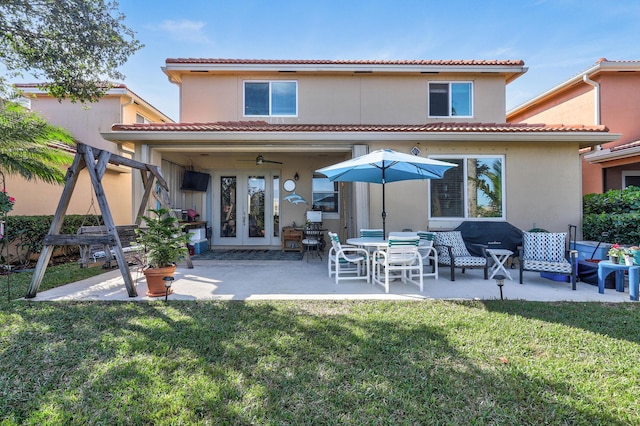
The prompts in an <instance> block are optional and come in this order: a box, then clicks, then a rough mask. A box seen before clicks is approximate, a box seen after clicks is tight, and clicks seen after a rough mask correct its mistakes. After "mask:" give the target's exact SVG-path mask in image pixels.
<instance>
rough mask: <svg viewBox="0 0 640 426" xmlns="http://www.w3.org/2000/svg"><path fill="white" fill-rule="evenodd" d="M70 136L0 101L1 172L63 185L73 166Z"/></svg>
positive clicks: (38, 117)
mask: <svg viewBox="0 0 640 426" xmlns="http://www.w3.org/2000/svg"><path fill="white" fill-rule="evenodd" d="M72 145H73V137H72V136H71V134H70V133H69V132H68V131H67V130H65V129H63V128H61V127H57V126H53V125H51V124H49V123H47V121H46V120H45V119H44V118H42V117H41V116H39V115H38V114H36V113H34V112H30V111H27V110H26V109H24V108H23V107H22V106H20V105H18V104H15V103H12V102H9V101H2V100H0V172H2V173H4V174H6V175H19V176H22V177H23V178H25V179H27V180H40V181H42V182H46V183H58V184H63V183H64V180H65V174H64V172H63V169H62V166H65V165H68V164H71V162H72V161H73V157H72V155H71V153H70V150H69V147H70V146H72Z"/></svg>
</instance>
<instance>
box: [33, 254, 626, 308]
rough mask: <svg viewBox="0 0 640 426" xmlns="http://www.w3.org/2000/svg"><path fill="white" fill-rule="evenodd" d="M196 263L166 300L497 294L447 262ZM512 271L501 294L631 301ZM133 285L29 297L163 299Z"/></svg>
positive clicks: (102, 282)
mask: <svg viewBox="0 0 640 426" xmlns="http://www.w3.org/2000/svg"><path fill="white" fill-rule="evenodd" d="M193 265H194V268H193V269H188V268H187V267H186V266H185V265H180V266H179V267H178V270H177V271H176V275H175V281H174V283H173V287H172V288H173V294H171V295H169V300H309V299H317V300H337V299H352V300H424V299H452V300H461V299H466V300H473V299H481V300H488V299H500V291H499V288H498V286H497V285H496V281H495V280H484V279H483V278H482V270H467V271H466V272H465V274H461V273H460V270H456V281H451V280H450V277H449V270H448V269H445V268H441V270H440V277H439V278H438V279H437V280H435V279H433V278H425V280H424V291H423V292H422V293H421V292H420V290H419V288H418V287H417V286H414V285H411V284H403V283H402V282H400V281H394V282H392V283H391V284H390V290H389V293H388V294H385V292H384V288H383V287H382V286H379V285H377V286H374V285H372V284H367V282H366V281H365V280H361V281H346V282H341V283H340V284H338V285H336V284H335V281H334V279H333V278H329V276H328V274H327V264H326V260H323V261H320V260H319V259H310V260H309V261H307V260H302V261H258V262H256V261H240V260H239V261H226V260H225V261H217V260H194V261H193ZM510 273H511V275H512V277H513V278H514V280H513V281H512V280H509V279H506V280H505V283H504V287H503V295H504V299H511V300H515V299H517V300H528V301H584V302H609V303H611V302H614V303H618V302H629V301H630V300H629V291H628V287H625V291H624V292H617V291H616V290H614V289H606V290H605V294H599V293H598V287H597V286H594V285H590V284H587V283H583V282H578V284H577V290H576V291H573V290H571V284H570V283H565V282H557V281H552V280H549V279H546V278H542V277H540V274H537V273H533V272H525V276H524V284H522V285H521V284H519V283H518V270H516V269H512V270H510ZM132 277H133V279H134V281H135V286H136V289H137V292H138V296H137V297H129V295H128V294H127V291H126V288H125V286H124V281H123V279H122V277H121V276H120V271H119V270H118V269H115V270H113V271H109V272H107V273H105V274H102V275H99V276H97V277H93V278H89V279H86V280H83V281H78V282H75V283H71V284H68V285H65V286H62V287H58V288H55V289H51V290H47V291H41V292H39V293H38V294H37V295H36V297H35V298H32V299H28V300H31V301H61V300H105V301H107V300H111V301H113V300H122V301H148V300H164V297H155V298H152V297H148V296H146V292H147V286H146V282H145V278H144V276H143V275H142V273H141V272H140V271H138V270H132Z"/></svg>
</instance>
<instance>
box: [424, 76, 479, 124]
mask: <svg viewBox="0 0 640 426" xmlns="http://www.w3.org/2000/svg"><path fill="white" fill-rule="evenodd" d="M431 84H448V85H449V92H448V95H449V115H432V114H431V89H430V86H431ZM452 84H470V85H471V99H470V100H469V103H470V105H469V110H470V111H471V115H453V114H452V113H451V111H452V109H453V102H452V98H451V97H452V96H453V90H451V85H452ZM474 90H475V84H474V83H473V81H471V80H459V81H458V80H430V81H428V82H427V109H428V111H427V115H428V117H429V118H473V110H474V108H473V102H474V96H473V92H474Z"/></svg>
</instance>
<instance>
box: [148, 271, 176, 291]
mask: <svg viewBox="0 0 640 426" xmlns="http://www.w3.org/2000/svg"><path fill="white" fill-rule="evenodd" d="M142 272H143V273H144V276H145V278H146V279H147V296H149V297H160V296H164V295H166V294H167V288H166V287H165V286H164V280H163V278H164V277H172V276H173V274H174V273H175V272H176V265H173V266H168V267H166V268H147V269H145V270H143V271H142ZM171 293H173V290H172V289H171V288H170V289H169V294H171Z"/></svg>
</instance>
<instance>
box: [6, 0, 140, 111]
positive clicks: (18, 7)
mask: <svg viewBox="0 0 640 426" xmlns="http://www.w3.org/2000/svg"><path fill="white" fill-rule="evenodd" d="M124 18H125V16H124V15H123V14H122V13H120V12H119V11H118V3H117V2H115V1H113V2H112V1H105V0H0V61H1V62H2V63H3V64H4V66H5V67H6V69H7V70H8V72H9V73H10V75H9V76H18V75H21V74H22V72H23V71H27V72H29V73H30V74H32V75H33V76H34V77H36V78H37V79H44V80H46V81H47V83H45V84H44V85H43V87H44V88H45V89H46V90H47V91H48V92H49V93H50V94H51V95H52V96H54V97H56V98H58V99H62V98H68V99H70V100H71V101H81V102H85V101H96V100H97V99H99V98H100V97H101V96H102V95H103V94H104V93H105V92H106V91H107V90H108V89H109V86H108V84H106V83H105V80H108V79H112V80H122V79H123V78H124V75H122V74H121V73H120V72H119V71H118V69H117V68H118V67H119V66H121V65H123V64H124V63H125V62H126V61H127V59H128V58H129V56H131V55H132V54H133V53H135V52H136V51H137V50H138V49H140V48H142V44H141V43H140V42H139V41H138V40H136V39H135V37H134V32H133V30H131V29H130V28H128V27H127V26H126V25H124V23H123V21H124Z"/></svg>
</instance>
